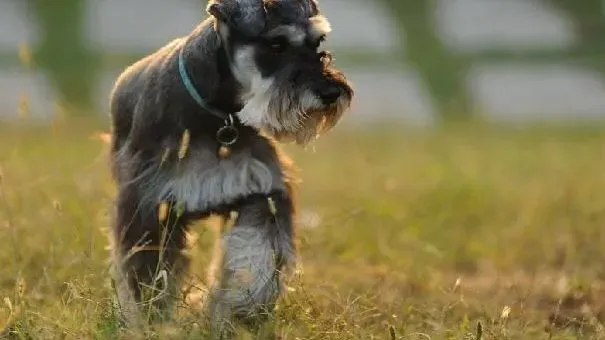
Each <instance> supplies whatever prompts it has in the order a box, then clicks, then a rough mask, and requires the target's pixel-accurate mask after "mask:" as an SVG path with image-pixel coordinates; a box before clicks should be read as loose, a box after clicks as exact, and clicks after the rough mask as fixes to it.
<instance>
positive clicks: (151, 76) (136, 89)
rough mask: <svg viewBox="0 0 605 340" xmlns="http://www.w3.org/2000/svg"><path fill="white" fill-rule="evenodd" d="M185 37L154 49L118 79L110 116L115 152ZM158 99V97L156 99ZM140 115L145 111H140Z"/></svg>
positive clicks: (112, 93) (111, 100)
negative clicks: (141, 105)
mask: <svg viewBox="0 0 605 340" xmlns="http://www.w3.org/2000/svg"><path fill="white" fill-rule="evenodd" d="M182 41H183V38H177V39H174V40H172V41H171V42H169V43H168V44H166V45H164V46H163V47H161V48H160V49H158V50H156V51H155V52H153V53H151V54H149V55H147V56H145V57H143V58H142V59H140V60H138V61H136V62H134V63H133V64H131V65H130V66H128V67H127V68H126V69H125V70H124V71H123V72H122V73H121V74H120V75H119V76H118V78H117V80H116V82H115V85H114V87H113V89H112V91H111V94H110V100H109V103H110V108H109V115H110V117H111V129H112V131H111V132H112V135H113V140H112V152H115V151H117V150H119V149H120V148H121V147H122V145H123V143H124V141H125V139H126V138H127V136H128V134H129V133H130V131H131V128H132V124H133V120H134V115H135V114H137V113H138V112H139V111H140V110H137V109H136V108H137V106H138V105H140V104H141V103H142V102H143V101H148V100H150V99H151V98H150V97H149V92H150V91H153V90H152V88H154V87H155V86H157V85H158V84H157V82H158V81H159V79H162V78H163V77H162V74H163V73H165V72H169V70H168V68H169V67H170V66H171V64H172V63H173V60H174V58H175V53H177V52H176V51H177V49H178V47H179V46H180V45H181V44H182ZM156 100H157V98H156ZM140 114H144V112H141V113H140Z"/></svg>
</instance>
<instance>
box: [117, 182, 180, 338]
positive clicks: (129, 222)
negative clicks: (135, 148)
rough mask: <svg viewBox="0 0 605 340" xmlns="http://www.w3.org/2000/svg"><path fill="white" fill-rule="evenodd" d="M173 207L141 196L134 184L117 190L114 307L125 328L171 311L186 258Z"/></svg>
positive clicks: (160, 317) (167, 314)
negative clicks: (115, 295)
mask: <svg viewBox="0 0 605 340" xmlns="http://www.w3.org/2000/svg"><path fill="white" fill-rule="evenodd" d="M175 210H176V209H174V207H173V206H171V205H169V204H168V203H166V205H165V206H162V205H160V206H157V205H155V204H152V203H150V202H147V201H145V200H140V199H139V195H138V192H137V190H136V188H135V187H134V186H124V187H121V188H120V189H119V192H118V197H117V202H116V212H115V222H114V229H113V267H114V268H113V269H114V271H115V272H114V279H115V283H116V288H117V295H118V303H119V306H118V307H119V309H120V310H121V312H122V314H123V316H124V317H125V318H126V322H127V323H128V325H129V326H130V327H142V326H144V325H145V324H147V323H148V321H161V320H162V319H164V318H167V317H169V316H170V310H171V309H172V304H173V300H174V298H175V295H176V294H177V288H178V281H179V278H180V276H181V274H182V273H183V272H184V270H185V269H186V267H187V266H188V263H189V259H188V258H187V257H185V256H184V255H183V253H182V250H183V248H184V246H185V231H186V227H187V221H186V220H185V219H184V218H183V217H180V216H179V215H178V214H177V213H176V211H175Z"/></svg>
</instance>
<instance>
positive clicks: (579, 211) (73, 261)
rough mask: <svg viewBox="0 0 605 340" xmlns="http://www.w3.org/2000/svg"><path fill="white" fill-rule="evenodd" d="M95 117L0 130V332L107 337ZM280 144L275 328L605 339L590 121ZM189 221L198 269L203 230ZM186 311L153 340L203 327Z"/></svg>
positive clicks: (350, 334) (595, 142)
mask: <svg viewBox="0 0 605 340" xmlns="http://www.w3.org/2000/svg"><path fill="white" fill-rule="evenodd" d="M106 124H107V123H104V125H99V124H98V123H91V122H87V121H80V122H78V123H73V124H72V123H69V120H66V119H64V120H61V121H59V122H57V123H55V124H54V125H53V126H52V127H46V126H37V127H28V126H24V125H10V126H9V125H8V124H5V125H4V127H3V128H0V173H1V174H2V175H0V183H1V184H0V240H2V247H1V248H0V263H2V265H1V266H0V300H1V301H3V302H2V305H1V306H0V327H1V325H2V324H3V323H5V322H6V321H8V319H9V316H10V318H11V322H12V324H13V328H14V329H15V330H16V331H17V332H18V333H19V334H20V335H15V338H20V337H21V338H32V339H57V338H61V339H114V338H117V334H118V331H119V325H118V324H117V323H116V319H115V317H114V316H113V315H112V314H111V309H110V308H109V305H110V300H111V298H112V290H111V286H110V284H109V281H108V276H107V275H108V273H107V259H108V252H107V250H106V249H105V248H106V246H107V238H106V236H105V234H104V228H107V227H108V217H107V214H108V209H109V207H110V206H111V203H112V201H111V199H112V197H113V195H114V193H115V189H114V187H113V185H112V183H111V181H110V179H109V168H108V163H107V159H106V155H105V148H106V145H105V143H104V142H103V141H101V140H100V139H107V138H106V135H102V134H100V133H101V132H103V131H104V130H106V129H107V127H106ZM287 149H288V150H289V151H290V152H291V155H292V156H293V158H294V159H295V160H296V162H297V164H298V167H299V168H300V169H301V177H302V179H303V183H302V188H301V197H300V209H301V217H302V220H301V230H300V233H299V234H300V238H301V247H300V248H301V252H302V260H303V269H304V272H303V275H302V279H301V281H300V282H298V281H297V282H295V283H293V284H292V285H291V289H290V290H289V292H288V294H287V295H286V296H285V298H284V299H283V301H282V303H281V304H280V306H279V310H278V320H277V323H278V324H279V325H280V326H281V329H282V332H283V334H284V335H285V338H286V339H296V338H298V339H371V338H374V339H391V338H396V339H474V338H476V336H477V334H478V333H481V334H482V338H483V339H548V338H549V337H550V338H551V339H576V338H582V339H592V338H594V339H598V338H600V337H603V336H605V334H603V333H602V325H601V323H602V322H603V321H604V320H605V294H603V293H604V292H605V290H604V288H603V277H604V276H605V265H604V263H605V229H604V228H603V227H604V225H605V194H603V193H604V192H605V175H604V174H603V173H604V172H603V169H605V158H604V157H603V156H604V155H605V129H602V128H600V127H598V126H594V127H591V128H577V129H567V130H566V129H562V128H558V129H555V128H535V129H525V130H505V129H496V128H490V127H486V126H480V125H472V126H466V127H464V126H456V127H451V128H447V129H444V130H440V131H433V132H417V131H416V132H412V131H408V130H399V129H397V128H396V127H395V126H393V125H385V126H381V127H376V128H374V129H368V130H365V131H355V130H353V129H352V128H344V127H343V128H339V129H337V130H336V131H335V132H334V133H333V134H330V135H328V136H325V137H324V138H322V139H320V140H319V141H318V142H317V144H316V145H315V148H314V149H315V151H313V148H309V149H308V150H301V149H299V148H296V147H294V146H288V147H287ZM196 232H197V233H198V234H199V236H200V237H199V240H198V243H197V244H196V245H195V247H194V249H192V253H193V254H196V255H198V256H199V258H198V260H197V262H195V264H194V266H193V268H192V269H193V273H194V274H197V275H204V274H205V270H206V268H205V264H207V263H208V260H209V259H208V257H209V255H210V253H211V251H212V247H211V243H210V234H211V233H210V232H209V231H207V228H205V227H204V226H203V225H202V224H201V223H200V225H199V227H198V228H197V229H196ZM555 316H556V317H555ZM549 318H550V319H549ZM196 321H197V320H196V318H195V317H194V316H188V315H184V316H183V317H182V320H181V321H180V323H179V324H178V325H169V326H167V327H166V328H165V329H163V330H161V332H164V336H162V335H156V336H155V338H159V339H166V338H174V339H199V338H203V337H202V334H204V333H203V330H202V329H200V328H199V327H198V326H197V325H196ZM550 326H554V327H550ZM599 332H601V333H599ZM167 334H172V335H171V336H170V335H167ZM149 337H153V336H151V335H150V336H149ZM0 338H1V337H0ZM124 338H125V339H130V338H131V337H127V336H125V337H124Z"/></svg>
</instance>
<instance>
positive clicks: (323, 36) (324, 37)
mask: <svg viewBox="0 0 605 340" xmlns="http://www.w3.org/2000/svg"><path fill="white" fill-rule="evenodd" d="M324 41H326V35H325V34H324V35H322V36H321V37H319V39H317V43H316V45H317V47H319V45H321V43H322V42H324Z"/></svg>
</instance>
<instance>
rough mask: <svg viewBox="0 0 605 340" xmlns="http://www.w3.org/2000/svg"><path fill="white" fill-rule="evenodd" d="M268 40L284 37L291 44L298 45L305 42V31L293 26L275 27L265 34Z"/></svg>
mask: <svg viewBox="0 0 605 340" xmlns="http://www.w3.org/2000/svg"><path fill="white" fill-rule="evenodd" d="M266 36H267V37H269V38H274V37H279V36H285V37H287V38H288V40H289V41H290V43H291V44H295V45H300V44H302V43H303V41H304V40H305V31H304V30H303V29H302V28H300V27H298V26H295V25H282V26H277V27H276V28H274V29H272V30H271V31H269V32H268V33H267V34H266Z"/></svg>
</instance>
